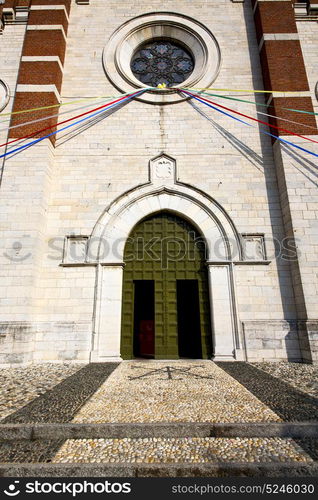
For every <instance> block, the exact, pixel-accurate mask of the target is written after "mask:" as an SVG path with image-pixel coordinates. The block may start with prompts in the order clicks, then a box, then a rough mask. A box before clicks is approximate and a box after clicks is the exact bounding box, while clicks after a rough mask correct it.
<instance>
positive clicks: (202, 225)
mask: <svg viewBox="0 0 318 500" xmlns="http://www.w3.org/2000/svg"><path fill="white" fill-rule="evenodd" d="M176 178H177V175H176V169H175V161H174V160H173V159H172V158H170V157H169V156H167V155H160V156H159V157H158V158H155V159H154V160H152V161H151V162H150V174H149V182H148V183H146V184H143V185H141V186H138V187H136V188H134V189H132V190H130V191H128V192H126V193H124V194H123V195H122V196H120V197H119V198H118V199H117V200H115V201H114V202H113V203H112V204H111V205H110V206H109V207H108V208H107V209H106V210H105V212H104V213H103V214H102V216H101V217H100V219H99V220H98V222H97V223H96V225H95V228H94V230H93V233H92V235H91V238H90V247H89V252H88V253H89V255H90V256H92V255H97V262H98V266H97V276H96V294H95V310H94V326H93V340H92V354H91V360H92V361H106V360H108V361H109V360H118V359H122V357H121V331H122V292H123V276H124V267H125V256H124V252H125V246H126V242H127V239H128V238H129V235H130V234H131V232H132V230H133V229H134V227H135V226H136V225H137V224H138V223H140V222H141V221H143V220H144V219H145V218H147V217H150V216H152V215H153V214H156V213H158V212H164V211H168V212H169V213H173V214H174V216H177V217H181V218H182V219H184V220H186V221H187V222H188V223H189V224H191V225H192V226H193V227H194V228H196V230H197V231H198V232H199V233H200V234H201V235H202V236H203V237H204V240H205V242H206V263H205V264H206V267H207V274H208V288H209V300H210V310H211V328H210V339H211V342H210V345H213V347H214V349H213V350H214V358H215V359H233V358H235V357H237V356H236V353H237V352H238V350H239V349H240V344H239V335H238V331H237V319H236V310H235V298H234V280H233V265H232V262H233V260H234V259H235V260H241V259H242V248H241V242H240V237H239V234H238V232H237V231H236V229H235V226H234V224H233V222H232V221H231V219H230V218H229V216H228V215H227V213H226V212H225V211H224V209H223V208H222V207H221V206H220V205H219V204H218V203H217V202H216V201H215V200H214V199H213V198H211V197H209V196H207V195H206V194H205V193H203V192H202V191H200V190H198V189H196V188H193V187H192V186H188V185H186V184H183V183H181V182H178V181H177V180H176ZM90 258H91V257H90Z"/></svg>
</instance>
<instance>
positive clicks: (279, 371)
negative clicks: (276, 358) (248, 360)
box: [252, 361, 318, 397]
mask: <svg viewBox="0 0 318 500" xmlns="http://www.w3.org/2000/svg"><path fill="white" fill-rule="evenodd" d="M252 364H253V366H256V368H260V369H261V370H264V371H265V372H267V373H270V374H271V375H273V376H274V377H277V378H279V379H281V380H284V381H285V382H288V383H289V384H290V385H292V386H293V387H295V388H296V389H300V390H301V391H303V392H305V393H306V394H310V395H311V396H315V397H318V365H317V364H315V365H310V364H306V363H288V362H287V361H281V362H276V363H272V362H269V361H267V362H266V361H263V362H260V363H252Z"/></svg>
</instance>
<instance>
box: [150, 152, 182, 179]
mask: <svg viewBox="0 0 318 500" xmlns="http://www.w3.org/2000/svg"><path fill="white" fill-rule="evenodd" d="M175 171H176V161H175V160H174V159H173V158H171V157H170V156H168V155H165V154H162V155H160V156H158V157H157V158H154V159H153V160H151V161H150V181H151V182H153V183H154V184H155V183H159V184H162V183H165V182H167V181H168V182H169V181H170V182H174V181H175V178H176V172H175ZM163 181H165V182H163Z"/></svg>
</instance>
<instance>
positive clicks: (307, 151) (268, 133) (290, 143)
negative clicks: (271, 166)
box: [193, 94, 318, 158]
mask: <svg viewBox="0 0 318 500" xmlns="http://www.w3.org/2000/svg"><path fill="white" fill-rule="evenodd" d="M193 99H195V100H197V101H199V102H201V103H202V104H205V105H206V106H208V107H209V108H212V109H214V110H215V111H217V112H219V113H222V114H223V115H226V116H229V117H230V118H232V119H233V120H236V121H240V122H241V123H243V124H244V125H247V126H248V127H252V125H251V124H250V123H248V122H246V121H244V120H240V119H239V118H236V116H232V115H231V114H229V113H226V112H225V111H222V110H221V109H218V108H217V107H215V106H213V105H212V104H209V103H208V102H206V101H207V99H205V100H204V101H203V100H202V98H201V97H200V96H196V95H194V94H193ZM266 125H267V126H268V124H266ZM260 132H261V133H262V134H265V135H268V136H270V137H274V138H275V139H278V140H279V141H280V142H284V143H285V144H288V145H289V146H292V147H293V148H297V149H299V150H300V151H303V152H305V153H309V154H310V155H313V156H315V157H316V158H318V154H316V153H313V152H312V151H309V149H305V148H303V147H301V146H298V145H297V144H294V143H293V142H290V141H287V140H286V139H282V138H281V137H279V136H277V135H274V134H271V133H270V132H266V131H265V130H262V129H260Z"/></svg>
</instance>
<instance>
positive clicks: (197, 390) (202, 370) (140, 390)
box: [73, 361, 281, 423]
mask: <svg viewBox="0 0 318 500" xmlns="http://www.w3.org/2000/svg"><path fill="white" fill-rule="evenodd" d="M277 421H281V419H280V417H279V416H278V415H277V414H276V413H274V412H273V411H272V410H271V409H270V408H268V407H267V406H266V405H265V404H264V403H262V402H261V401H259V399H257V398H256V397H255V396H253V395H252V394H251V393H250V392H249V391H247V390H246V389H245V388H244V387H243V386H242V385H241V384H240V383H239V382H237V381H236V380H235V379H234V378H232V377H231V376H230V375H228V374H227V373H226V372H225V371H224V370H222V369H221V368H219V367H218V366H217V365H216V364H214V363H212V362H211V361H206V362H204V361H192V362H191V361H169V362H164V363H163V362H162V361H149V362H136V361H125V362H123V363H121V364H120V365H119V366H118V367H117V368H116V370H115V371H114V372H113V373H112V375H110V377H109V378H108V379H107V381H106V382H105V383H104V384H103V385H102V386H101V387H100V388H99V389H98V391H97V392H96V393H95V394H94V395H93V396H92V397H91V398H90V399H89V401H88V402H87V403H86V404H85V405H84V406H83V407H82V408H81V409H80V411H79V412H78V413H77V415H76V416H75V417H74V419H73V422H78V423H103V422H277Z"/></svg>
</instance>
